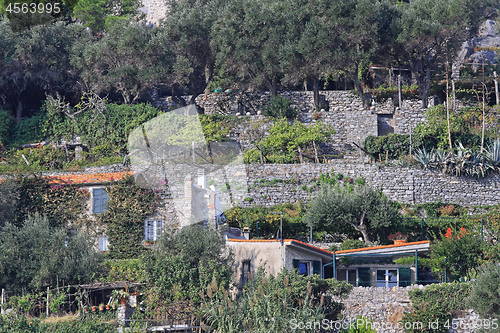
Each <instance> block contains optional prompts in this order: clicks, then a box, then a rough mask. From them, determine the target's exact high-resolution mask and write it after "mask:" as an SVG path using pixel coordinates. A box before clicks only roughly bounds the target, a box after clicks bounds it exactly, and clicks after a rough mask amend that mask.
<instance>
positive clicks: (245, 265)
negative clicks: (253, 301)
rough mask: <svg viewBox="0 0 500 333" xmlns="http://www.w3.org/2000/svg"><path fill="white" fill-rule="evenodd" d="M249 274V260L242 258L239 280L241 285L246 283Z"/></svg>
mask: <svg viewBox="0 0 500 333" xmlns="http://www.w3.org/2000/svg"><path fill="white" fill-rule="evenodd" d="M249 275H250V260H244V261H242V263H241V282H242V284H243V285H245V284H247V283H248V278H249Z"/></svg>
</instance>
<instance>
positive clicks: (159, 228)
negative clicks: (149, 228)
mask: <svg viewBox="0 0 500 333" xmlns="http://www.w3.org/2000/svg"><path fill="white" fill-rule="evenodd" d="M162 224H163V223H162V220H158V221H156V235H155V236H156V239H158V238H160V237H161V232H162Z"/></svg>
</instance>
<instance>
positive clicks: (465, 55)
mask: <svg viewBox="0 0 500 333" xmlns="http://www.w3.org/2000/svg"><path fill="white" fill-rule="evenodd" d="M499 51H500V30H499V25H498V24H497V22H496V21H493V20H486V21H485V22H484V23H483V24H481V26H480V27H479V35H478V36H477V37H474V38H472V39H471V40H468V41H466V42H464V43H463V45H462V49H461V50H460V52H459V54H458V60H457V63H456V64H455V66H454V67H455V68H458V67H459V66H460V65H462V64H463V63H472V64H475V65H476V66H474V67H475V69H476V70H477V68H478V66H479V65H480V64H482V63H483V62H485V63H491V64H494V63H496V62H497V61H498V54H499V53H498V52H499ZM474 67H473V68H474Z"/></svg>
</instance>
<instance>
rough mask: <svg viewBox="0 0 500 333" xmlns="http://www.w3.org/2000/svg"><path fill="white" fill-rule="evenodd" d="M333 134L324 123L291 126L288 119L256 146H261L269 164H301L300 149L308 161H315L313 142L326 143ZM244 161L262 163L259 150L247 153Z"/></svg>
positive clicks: (282, 120) (276, 124)
mask: <svg viewBox="0 0 500 333" xmlns="http://www.w3.org/2000/svg"><path fill="white" fill-rule="evenodd" d="M331 134H333V130H332V129H331V128H330V127H328V126H327V125H325V124H323V123H316V124H314V125H311V126H306V125H305V124H303V123H301V122H295V123H294V124H290V123H288V121H287V120H286V119H280V120H278V121H276V123H275V124H274V125H273V126H272V127H271V128H270V129H269V136H268V137H267V138H265V139H262V140H261V141H260V143H259V142H256V143H255V145H256V147H258V146H259V144H260V145H261V147H262V154H263V156H264V158H265V161H267V162H269V163H299V152H298V148H299V147H300V149H301V150H302V155H303V157H304V158H305V159H306V160H314V157H313V156H314V153H312V154H311V150H312V146H313V142H316V144H318V143H320V142H325V141H327V140H328V139H329V138H330V136H331ZM308 150H309V151H308ZM308 156H309V157H308ZM243 159H244V161H245V163H257V162H260V158H259V150H258V148H253V149H251V150H248V151H246V152H245V153H244V155H243Z"/></svg>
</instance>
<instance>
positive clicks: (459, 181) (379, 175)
mask: <svg viewBox="0 0 500 333" xmlns="http://www.w3.org/2000/svg"><path fill="white" fill-rule="evenodd" d="M246 170H247V172H246V174H247V176H248V183H247V186H248V197H251V198H252V201H250V202H249V201H244V202H242V203H241V205H242V206H253V205H262V206H273V205H276V204H281V203H286V202H296V201H299V200H302V201H309V200H311V199H312V198H313V197H314V196H315V191H314V189H311V187H312V184H313V182H312V179H313V178H317V177H318V176H319V175H320V174H321V173H326V172H331V171H332V170H333V171H334V172H335V173H341V174H342V175H344V177H352V178H358V177H361V176H362V177H364V179H365V180H366V182H367V183H368V184H369V185H371V186H374V187H382V189H383V192H384V193H385V194H386V195H387V196H388V197H389V198H390V199H392V200H396V201H398V202H400V203H404V204H419V203H426V202H436V201H439V200H441V201H443V202H450V203H457V204H460V205H464V206H479V205H496V204H500V176H493V177H488V178H486V179H481V180H477V179H472V178H465V177H451V176H448V175H445V174H441V173H438V172H432V171H429V170H421V169H414V168H397V167H378V166H376V165H373V164H354V163H335V164H313V163H312V164H311V163H309V164H252V165H247V166H246ZM262 180H268V181H273V180H275V181H274V184H273V185H272V186H270V185H266V183H263V182H262Z"/></svg>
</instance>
